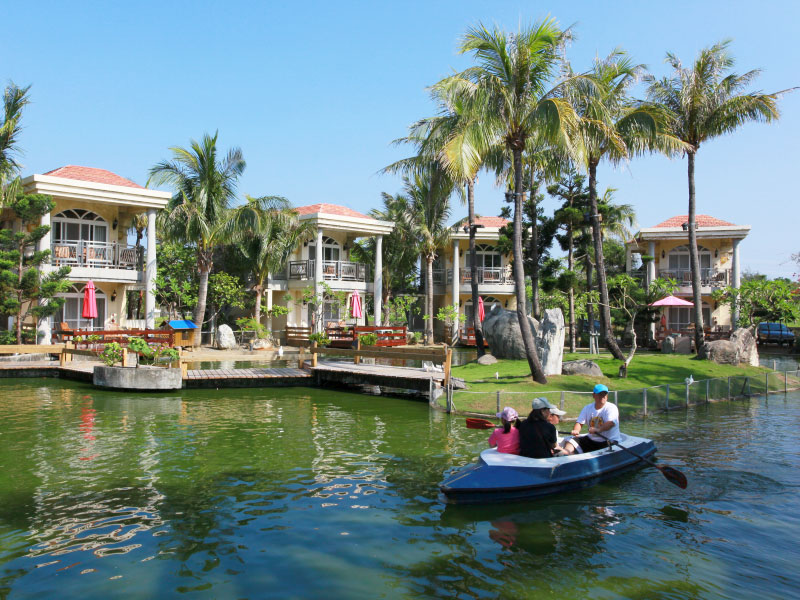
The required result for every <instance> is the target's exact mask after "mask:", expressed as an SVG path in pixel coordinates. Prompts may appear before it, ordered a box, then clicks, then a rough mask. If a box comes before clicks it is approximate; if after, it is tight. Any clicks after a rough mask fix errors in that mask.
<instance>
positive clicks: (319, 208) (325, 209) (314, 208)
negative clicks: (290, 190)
mask: <svg viewBox="0 0 800 600" xmlns="http://www.w3.org/2000/svg"><path fill="white" fill-rule="evenodd" d="M295 210H296V211H297V213H298V214H300V215H313V214H315V213H324V214H327V215H339V216H340V217H355V218H357V219H370V220H372V221H374V220H375V219H373V218H372V217H370V216H367V215H362V214H361V213H360V212H357V211H355V210H353V209H352V208H347V207H346V206H339V205H338V204H309V205H308V206H298V207H297V208H295Z"/></svg>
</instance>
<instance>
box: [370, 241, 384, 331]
mask: <svg viewBox="0 0 800 600" xmlns="http://www.w3.org/2000/svg"><path fill="white" fill-rule="evenodd" d="M372 296H373V300H374V301H375V325H381V311H382V310H383V307H382V306H381V304H382V303H383V236H382V235H376V236H375V283H373V285H372Z"/></svg>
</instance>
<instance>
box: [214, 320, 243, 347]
mask: <svg viewBox="0 0 800 600" xmlns="http://www.w3.org/2000/svg"><path fill="white" fill-rule="evenodd" d="M238 347H239V344H238V343H237V342H236V337H235V336H234V335H233V329H231V328H230V327H229V326H228V325H220V326H219V329H217V348H219V349H220V350H232V349H233V348H238Z"/></svg>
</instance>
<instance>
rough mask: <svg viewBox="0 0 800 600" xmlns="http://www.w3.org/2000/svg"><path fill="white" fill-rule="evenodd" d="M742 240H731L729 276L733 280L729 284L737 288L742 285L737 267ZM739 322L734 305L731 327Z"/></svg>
mask: <svg viewBox="0 0 800 600" xmlns="http://www.w3.org/2000/svg"><path fill="white" fill-rule="evenodd" d="M741 241H742V240H733V272H732V273H731V276H732V277H733V281H731V285H732V286H733V287H735V288H736V289H737V290H738V289H739V287H740V286H741V285H742V279H741V271H740V269H739V242H741ZM738 322H739V307H738V306H734V309H733V314H732V315H731V329H736V324H737V323H738Z"/></svg>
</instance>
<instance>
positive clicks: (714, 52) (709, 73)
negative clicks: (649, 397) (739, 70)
mask: <svg viewBox="0 0 800 600" xmlns="http://www.w3.org/2000/svg"><path fill="white" fill-rule="evenodd" d="M729 44H730V41H729V40H725V41H722V42H719V43H717V44H714V45H713V46H711V47H710V48H705V49H703V50H701V51H700V54H699V55H698V57H697V59H695V61H694V63H693V64H692V66H691V67H690V68H684V67H683V65H682V64H681V61H680V60H679V59H678V57H677V56H675V55H674V54H672V53H667V58H666V62H667V63H669V65H670V66H671V67H672V69H673V72H672V75H670V76H669V77H664V78H662V79H655V78H654V77H648V78H646V81H647V82H648V83H649V88H648V96H649V97H650V99H651V100H653V101H654V102H657V103H659V104H660V105H662V106H664V107H665V108H666V109H667V110H668V111H669V115H670V117H671V118H672V127H671V129H672V133H673V134H674V135H675V137H677V138H679V139H680V140H681V141H683V142H684V144H685V147H684V149H683V151H684V152H685V154H686V157H687V162H688V179H689V217H688V219H687V220H688V226H689V261H690V265H691V270H692V299H693V301H694V325H695V327H694V332H695V333H694V334H695V347H696V348H697V355H698V356H700V357H702V356H704V350H703V343H704V341H705V336H704V334H703V311H702V297H701V295H700V292H701V289H700V260H699V257H698V253H697V231H696V221H695V191H694V163H695V156H696V155H697V151H698V150H699V149H700V144H701V143H703V142H705V141H707V140H711V139H713V138H715V137H719V136H721V135H725V134H726V133H732V132H733V131H735V130H736V129H737V128H739V127H740V126H742V125H744V124H745V123H747V122H749V121H757V122H765V123H769V122H771V121H773V120H776V119H778V117H779V116H780V113H779V112H778V104H777V100H778V97H779V96H780V94H781V93H782V92H777V93H774V94H760V93H752V92H750V93H747V92H745V91H744V90H745V89H746V88H747V87H748V86H749V85H750V83H751V82H752V81H753V80H754V79H755V78H756V77H757V76H758V74H759V73H760V70H758V69H754V70H752V71H748V72H747V73H745V74H743V75H738V74H736V73H733V72H731V69H733V66H734V59H733V57H732V56H731V55H730V54H729V53H728V45H729ZM784 91H787V90H784Z"/></svg>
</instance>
